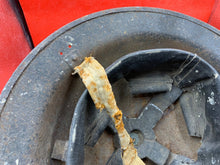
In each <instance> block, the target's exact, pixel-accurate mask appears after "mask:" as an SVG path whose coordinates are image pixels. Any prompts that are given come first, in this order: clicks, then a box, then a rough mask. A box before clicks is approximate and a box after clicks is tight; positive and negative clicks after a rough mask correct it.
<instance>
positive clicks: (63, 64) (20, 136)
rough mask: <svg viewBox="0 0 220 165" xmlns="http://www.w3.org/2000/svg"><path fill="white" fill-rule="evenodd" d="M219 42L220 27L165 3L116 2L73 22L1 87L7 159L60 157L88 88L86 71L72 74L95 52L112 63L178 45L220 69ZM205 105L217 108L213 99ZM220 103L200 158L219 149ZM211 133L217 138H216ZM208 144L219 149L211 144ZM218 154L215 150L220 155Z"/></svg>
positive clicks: (1, 151) (1, 156)
mask: <svg viewBox="0 0 220 165" xmlns="http://www.w3.org/2000/svg"><path fill="white" fill-rule="evenodd" d="M119 27H120V28H119ZM69 44H72V47H71V48H69V47H68V45H69ZM219 45H220V32H219V30H217V29H215V28H213V27H211V26H210V25H208V24H205V23H203V22H201V21H198V20H196V19H193V18H191V17H188V16H185V15H182V14H179V13H175V12H171V11H167V10H162V9H151V8H121V9H112V10H108V11H102V12H99V13H95V14H92V15H90V16H86V17H83V18H81V19H78V20H76V21H74V22H72V23H70V24H68V25H66V26H65V27H63V28H61V29H60V30H58V31H57V32H55V33H53V34H52V35H51V36H49V37H48V38H47V39H46V40H44V41H43V42H42V43H41V44H39V45H38V46H37V47H36V48H35V49H34V50H33V51H32V52H31V53H30V54H29V55H28V56H27V58H26V59H25V60H24V61H23V62H22V63H21V64H20V66H19V67H18V69H17V70H16V71H15V73H14V74H13V76H12V77H11V79H10V80H9V81H8V83H7V85H6V87H5V88H4V89H3V91H2V94H1V96H0V116H1V120H0V126H1V129H0V135H1V136H0V164H4V163H8V164H13V163H15V162H16V161H19V164H28V163H30V164H50V163H53V161H52V160H51V159H50V158H51V152H52V148H53V145H54V142H55V140H56V139H60V140H68V138H69V136H68V134H69V127H70V123H71V120H72V115H73V111H74V108H75V106H76V103H77V100H78V99H79V97H80V95H81V94H82V92H83V90H84V87H83V85H82V84H81V82H80V80H79V78H78V77H77V76H75V77H72V76H71V74H72V72H73V67H74V66H76V65H78V64H80V63H81V62H82V60H83V58H84V57H85V56H90V55H92V56H94V57H95V58H97V59H98V60H99V61H100V62H101V64H102V65H104V66H105V67H107V66H109V65H110V64H111V63H112V62H113V61H115V60H116V59H118V58H120V57H122V56H124V55H125V54H128V53H131V52H135V51H138V50H146V49H155V48H176V49H182V50H186V51H189V52H192V53H196V54H197V55H198V56H199V57H202V58H203V59H205V60H206V61H208V62H209V63H210V64H211V65H212V66H213V67H214V68H215V69H216V70H217V71H220V65H219V63H220V58H219ZM60 52H62V53H63V55H62V56H61V55H60ZM73 55H74V56H73ZM178 65H179V64H178ZM165 69H166V68H165ZM213 86H214V85H213ZM213 88H214V87H213ZM211 89H212V88H211ZM217 91H218V90H217ZM207 92H208V94H207V97H206V100H207V99H208V97H210V96H211V95H210V94H211V91H208V90H207ZM215 96H218V92H217V94H216V95H215ZM206 104H207V103H206ZM217 105H218V104H216V106H217ZM206 108H211V109H213V107H212V106H211V105H206ZM217 109H218V107H215V110H214V111H212V113H211V112H209V111H206V115H208V116H209V115H210V118H208V122H209V126H208V127H207V138H205V139H204V142H206V144H204V145H203V146H202V148H203V149H201V152H200V153H201V154H200V155H202V154H204V155H207V158H206V159H204V158H202V156H200V157H201V158H200V157H199V161H204V162H206V163H210V162H211V158H212V157H213V156H212V155H211V154H212V153H215V151H218V150H217V149H218V146H217V145H214V144H215V141H217V140H218V137H219V136H218V135H219V133H218V130H219V126H218V124H219V122H218V121H219V118H218V116H219V113H218V111H217ZM216 121H217V122H216ZM212 125H217V126H216V127H214V126H213V127H211V126H212ZM210 132H211V133H210ZM205 134H206V133H205ZM208 135H209V136H208ZM210 136H213V137H214V138H213V139H211V140H210V138H209V137H210ZM208 143H209V144H210V143H213V144H212V145H210V146H214V148H212V149H205V148H207V145H208ZM212 150H213V152H211V151H212ZM15 151H16V152H15ZM217 156H218V155H215V154H214V158H215V160H216V161H217V162H218V160H217V158H218V157H217ZM213 160H214V159H213Z"/></svg>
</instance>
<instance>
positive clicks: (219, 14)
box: [208, 0, 220, 29]
mask: <svg viewBox="0 0 220 165" xmlns="http://www.w3.org/2000/svg"><path fill="white" fill-rule="evenodd" d="M208 23H209V24H210V25H212V26H214V27H216V28H218V29H220V1H219V0H216V2H215V5H214V7H213V10H212V13H211V16H210V19H209V22H208Z"/></svg>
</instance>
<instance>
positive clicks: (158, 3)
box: [0, 0, 220, 91]
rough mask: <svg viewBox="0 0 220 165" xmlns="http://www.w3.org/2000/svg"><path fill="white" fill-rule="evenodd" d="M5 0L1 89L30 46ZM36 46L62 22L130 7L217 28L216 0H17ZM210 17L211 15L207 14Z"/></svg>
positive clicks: (0, 27) (1, 1) (0, 29)
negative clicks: (173, 13)
mask: <svg viewBox="0 0 220 165" xmlns="http://www.w3.org/2000/svg"><path fill="white" fill-rule="evenodd" d="M7 2H8V1H7V0H0V52H1V55H0V77H1V79H0V91H1V90H2V89H3V87H4V85H5V84H6V82H7V81H8V79H9V78H10V76H11V75H12V73H13V72H14V70H15V69H16V67H17V66H18V65H19V63H20V62H21V61H22V60H23V59H24V57H25V56H26V55H27V54H28V53H29V52H30V48H29V46H28V44H27V41H26V39H25V37H24V34H23V31H22V29H21V26H20V24H19V22H18V20H17V19H16V16H15V14H14V12H13V10H12V9H11V8H10V6H9V4H8V3H7ZM20 3H21V7H22V8H23V11H24V15H25V17H26V21H27V24H28V27H29V30H30V33H31V36H32V39H33V41H34V45H35V46H36V45H37V44H38V43H40V42H41V41H42V40H43V39H45V38H46V37H47V36H48V35H50V34H51V33H53V32H54V31H55V30H57V29H59V28H61V27H62V26H63V25H65V24H67V23H69V22H71V21H73V20H75V19H77V18H80V17H82V16H85V15H88V14H91V13H93V12H97V11H101V10H105V9H110V8H118V7H129V6H146V7H157V8H163V9H169V10H173V11H177V12H180V13H183V14H187V15H189V16H192V17H195V18H197V19H200V20H202V21H204V22H209V23H210V24H211V25H213V26H215V27H217V28H219V29H220V6H219V5H220V3H219V0H175V1H174V0H120V1H116V0H102V1H100V0H72V1H64V0H20ZM210 16H211V17H210Z"/></svg>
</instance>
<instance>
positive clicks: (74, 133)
mask: <svg viewBox="0 0 220 165" xmlns="http://www.w3.org/2000/svg"><path fill="white" fill-rule="evenodd" d="M76 127H77V124H76V125H75V127H74V128H73V136H72V142H75V140H76Z"/></svg>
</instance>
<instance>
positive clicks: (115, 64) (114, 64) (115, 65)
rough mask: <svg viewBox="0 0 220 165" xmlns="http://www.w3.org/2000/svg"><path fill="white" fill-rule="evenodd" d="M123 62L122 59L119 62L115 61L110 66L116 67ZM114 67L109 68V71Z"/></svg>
mask: <svg viewBox="0 0 220 165" xmlns="http://www.w3.org/2000/svg"><path fill="white" fill-rule="evenodd" d="M120 64H121V61H118V62H117V63H113V64H112V65H111V66H110V68H112V69H113V68H116V67H118V66H119V65H120ZM112 69H109V70H108V71H109V72H110V71H111V70H112Z"/></svg>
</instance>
